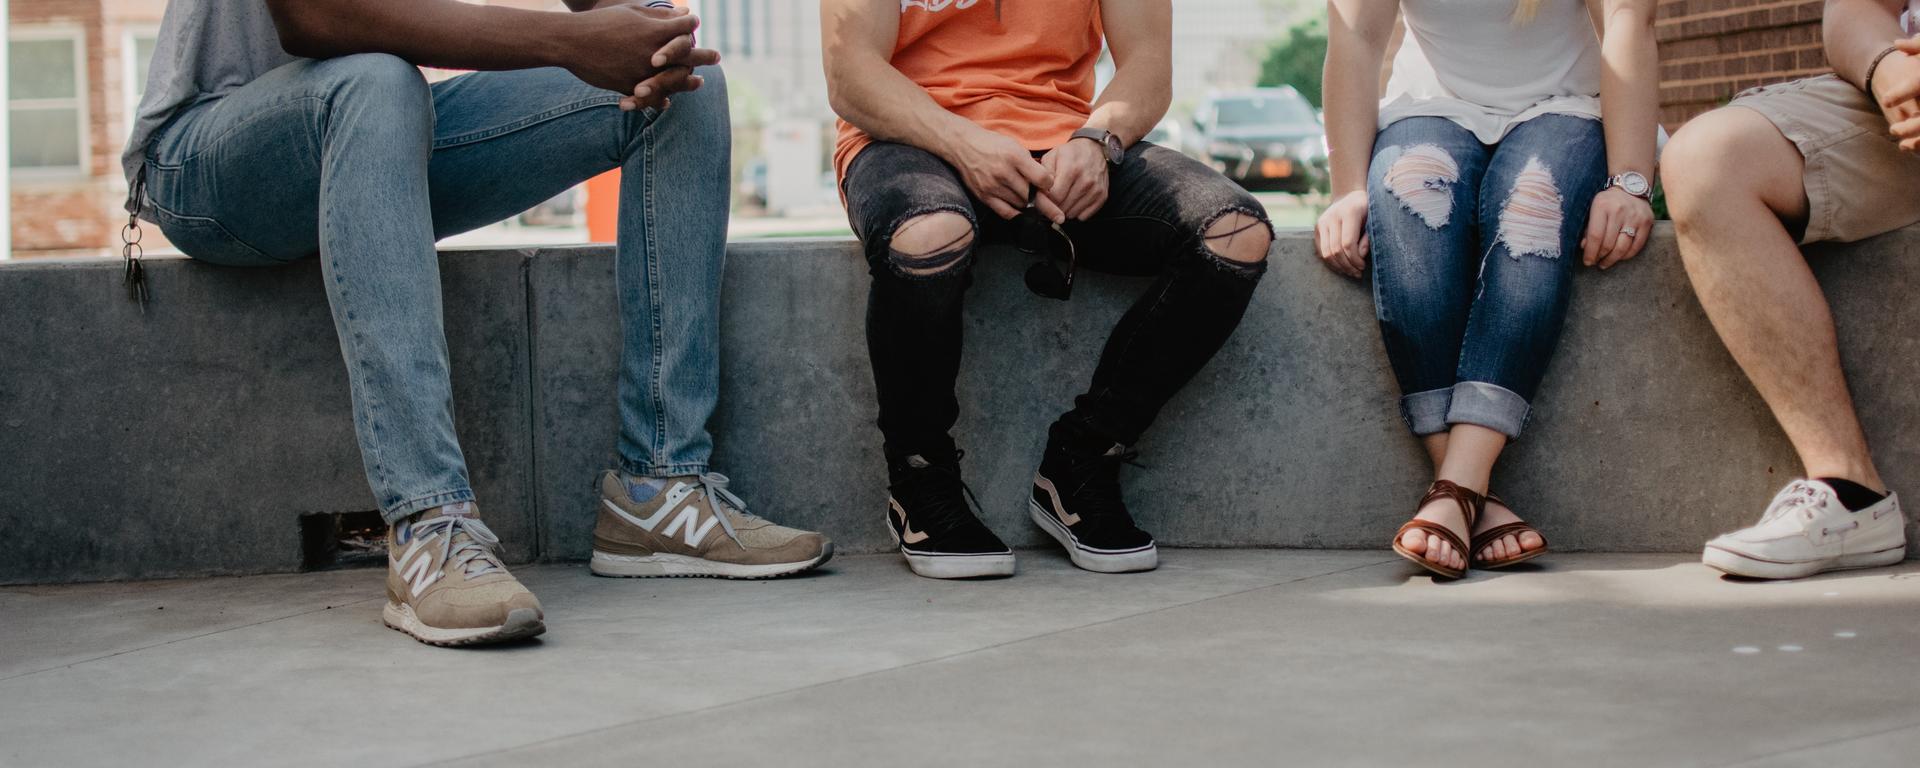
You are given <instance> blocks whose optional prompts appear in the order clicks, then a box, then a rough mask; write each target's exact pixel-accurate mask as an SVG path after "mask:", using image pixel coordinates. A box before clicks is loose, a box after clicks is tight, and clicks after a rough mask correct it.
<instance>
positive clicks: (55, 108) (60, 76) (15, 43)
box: [7, 28, 87, 174]
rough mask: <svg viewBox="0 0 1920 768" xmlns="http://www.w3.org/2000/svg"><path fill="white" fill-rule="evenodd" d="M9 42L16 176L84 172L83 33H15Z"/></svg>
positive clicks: (10, 113) (9, 95) (9, 94)
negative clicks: (20, 174)
mask: <svg viewBox="0 0 1920 768" xmlns="http://www.w3.org/2000/svg"><path fill="white" fill-rule="evenodd" d="M8 41H9V42H8V45H9V48H8V55H7V88H8V91H7V115H8V118H9V119H10V120H11V122H12V136H11V142H10V143H11V146H10V147H8V157H9V158H10V159H11V160H12V162H13V170H14V171H15V172H17V173H18V172H25V173H30V174H31V173H47V174H59V173H78V172H81V171H83V170H85V167H86V162H87V140H86V139H87V136H86V132H87V113H86V111H87V107H86V98H87V82H86V80H87V69H86V61H87V59H86V55H87V54H86V44H85V42H84V39H83V38H82V36H81V32H80V30H77V29H52V28H49V29H30V28H29V29H16V30H15V31H14V32H13V33H12V34H11V35H9V37H8Z"/></svg>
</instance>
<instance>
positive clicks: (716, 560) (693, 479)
mask: <svg viewBox="0 0 1920 768" xmlns="http://www.w3.org/2000/svg"><path fill="white" fill-rule="evenodd" d="M636 494H637V495H640V496H642V498H640V499H637V500H636V499H635V498H634V496H635V495H636ZM832 557H833V542H831V541H828V540H827V537H825V536H822V535H820V534H817V533H813V532H810V531H802V530H798V529H795V528H787V527H784V526H779V525H774V524H773V523H771V522H769V521H767V520H765V519H762V518H760V517H756V516H754V515H751V514H748V513H747V504H746V502H743V501H741V500H740V497H738V496H735V495H733V494H732V493H729V492H727V478H726V477H725V476H724V475H719V474H714V473H711V472H710V473H707V474H705V475H689V476H685V477H669V478H664V479H662V480H658V481H655V482H654V483H651V484H635V485H629V484H628V483H627V482H626V481H625V480H624V479H623V478H621V476H620V473H618V472H607V473H605V474H603V475H601V476H600V519H599V522H598V524H596V525H595V526H594V528H593V562H592V564H591V566H590V567H591V568H592V569H593V572H594V573H596V574H599V575H601V576H710V577H716V578H722V579H771V578H776V577H779V576H790V575H793V574H796V573H800V572H802V571H806V570H811V569H813V568H817V567H819V566H820V564H822V563H825V562H826V561H827V560H829V559H831V558H832Z"/></svg>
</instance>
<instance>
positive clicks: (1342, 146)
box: [1314, 0, 1400, 278]
mask: <svg viewBox="0 0 1920 768" xmlns="http://www.w3.org/2000/svg"><path fill="white" fill-rule="evenodd" d="M1399 10H1400V4H1399V2H1397V0H1328V2H1327V22H1328V23H1327V64H1326V69H1325V70H1324V72H1323V74H1322V78H1323V81H1324V82H1325V87H1324V88H1323V89H1322V93H1324V94H1326V102H1325V104H1324V107H1325V111H1326V119H1327V163H1328V170H1329V171H1330V172H1331V173H1332V176H1333V178H1332V182H1333V183H1332V189H1333V202H1332V203H1331V204H1329V205H1328V206H1327V210H1326V212H1325V213H1323V214H1321V216H1320V220H1319V222H1318V223H1316V224H1315V225H1314V242H1315V245H1316V246H1317V248H1316V251H1317V253H1318V254H1319V256H1320V260H1321V262H1322V263H1324V264H1326V266H1327V268H1328V269H1331V270H1333V271H1335V272H1338V273H1340V274H1343V275H1346V276H1348V277H1354V278H1358V277H1360V276H1361V275H1362V274H1364V272H1365V271H1366V260H1367V250H1368V247H1369V243H1368V242H1367V234H1366V233H1367V166H1368V164H1369V163H1371V162H1372V160H1373V140H1374V137H1375V136H1376V135H1377V134H1378V133H1379V122H1380V88H1381V84H1380V72H1381V66H1380V65H1381V60H1382V59H1383V58H1384V57H1385V56H1386V50H1387V43H1388V41H1389V39H1390V38H1392V36H1393V19H1394V16H1395V15H1396V14H1397V13H1398V12H1399Z"/></svg>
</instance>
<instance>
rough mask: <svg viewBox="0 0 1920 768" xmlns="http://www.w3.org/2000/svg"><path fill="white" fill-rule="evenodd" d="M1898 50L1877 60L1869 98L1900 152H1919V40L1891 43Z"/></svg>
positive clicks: (1918, 37)
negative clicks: (1898, 143)
mask: <svg viewBox="0 0 1920 768" xmlns="http://www.w3.org/2000/svg"><path fill="white" fill-rule="evenodd" d="M1894 46H1895V47H1896V48H1897V49H1898V50H1896V51H1894V52H1893V53H1889V54H1887V57H1886V58H1884V59H1881V60H1880V67H1879V68H1878V69H1875V70H1874V71H1873V90H1874V91H1875V93H1872V94H1870V95H1871V96H1872V97H1873V100H1874V102H1875V103H1878V104H1879V105H1880V112H1881V113H1882V114H1884V115H1886V116H1887V125H1889V126H1892V128H1893V137H1894V138H1896V139H1899V140H1900V148H1901V149H1904V150H1906V151H1908V152H1920V59H1916V58H1914V56H1916V55H1920V36H1916V37H1910V38H1907V39H1905V40H1900V41H1898V42H1896V43H1894Z"/></svg>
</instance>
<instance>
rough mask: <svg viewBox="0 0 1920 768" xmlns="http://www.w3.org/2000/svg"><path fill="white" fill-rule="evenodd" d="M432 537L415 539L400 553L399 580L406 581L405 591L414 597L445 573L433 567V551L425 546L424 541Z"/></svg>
mask: <svg viewBox="0 0 1920 768" xmlns="http://www.w3.org/2000/svg"><path fill="white" fill-rule="evenodd" d="M432 539H433V537H431V536H429V537H427V538H426V539H416V540H414V542H413V546H410V547H407V551H406V552H403V553H401V555H400V560H399V565H398V566H397V568H398V570H399V571H400V580H401V581H404V582H407V586H408V588H407V591H409V592H411V593H413V596H414V597H419V596H420V593H421V592H425V591H426V590H427V587H430V586H433V583H434V582H436V581H439V580H440V577H441V576H444V575H446V574H445V573H443V572H441V571H438V570H435V569H434V567H433V553H432V552H431V551H429V550H428V549H427V547H426V543H427V542H428V541H431V540H432Z"/></svg>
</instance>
